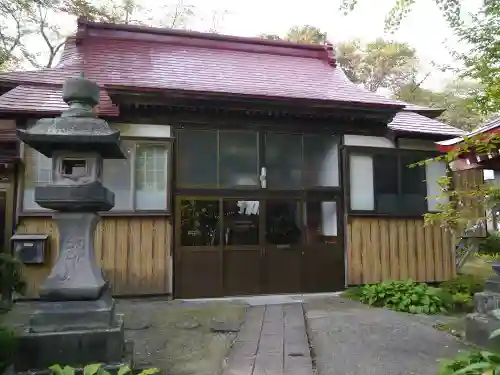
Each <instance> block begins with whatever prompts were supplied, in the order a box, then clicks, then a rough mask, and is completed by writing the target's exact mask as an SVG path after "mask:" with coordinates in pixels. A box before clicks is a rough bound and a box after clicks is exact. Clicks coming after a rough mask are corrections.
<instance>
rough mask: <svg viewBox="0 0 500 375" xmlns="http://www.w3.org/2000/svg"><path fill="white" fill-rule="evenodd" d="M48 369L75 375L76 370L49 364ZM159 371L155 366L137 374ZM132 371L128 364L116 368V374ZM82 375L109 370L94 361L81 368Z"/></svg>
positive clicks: (106, 374)
mask: <svg viewBox="0 0 500 375" xmlns="http://www.w3.org/2000/svg"><path fill="white" fill-rule="evenodd" d="M49 369H50V370H51V371H52V374H53V375H75V374H76V372H77V370H76V369H75V368H74V367H71V366H64V367H61V366H60V365H53V366H50V367H49ZM158 372H160V369H157V368H148V369H145V370H142V371H141V372H139V373H138V374H137V375H152V374H156V373H158ZM129 373H132V370H131V369H130V367H128V366H122V367H120V369H119V370H118V375H125V374H129ZM83 374H84V375H110V373H109V371H107V370H106V369H104V368H103V367H102V364H100V363H95V364H91V365H87V366H85V367H84V368H83Z"/></svg>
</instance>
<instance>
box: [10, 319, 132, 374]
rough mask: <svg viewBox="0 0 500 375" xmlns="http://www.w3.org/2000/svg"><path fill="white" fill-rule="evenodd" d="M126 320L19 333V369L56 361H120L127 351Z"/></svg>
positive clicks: (75, 364)
mask: <svg viewBox="0 0 500 375" xmlns="http://www.w3.org/2000/svg"><path fill="white" fill-rule="evenodd" d="M125 348H126V347H125V338H124V330H123V322H122V321H120V322H118V324H117V326H116V327H112V328H95V329H88V330H74V331H59V332H26V333H24V334H22V335H20V337H19V341H18V347H17V350H16V355H15V358H14V369H15V371H16V372H22V371H28V370H41V369H46V368H48V367H49V366H52V365H53V364H56V363H57V364H60V365H61V366H63V365H69V366H72V367H82V366H85V365H87V364H91V363H105V364H110V365H113V364H120V363H122V362H123V358H124V356H125V354H126V350H125Z"/></svg>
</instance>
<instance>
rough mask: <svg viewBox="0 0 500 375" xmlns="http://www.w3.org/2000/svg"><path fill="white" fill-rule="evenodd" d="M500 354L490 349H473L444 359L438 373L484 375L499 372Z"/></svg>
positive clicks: (446, 374)
mask: <svg viewBox="0 0 500 375" xmlns="http://www.w3.org/2000/svg"><path fill="white" fill-rule="evenodd" d="M498 371H500V356H499V355H497V354H494V353H490V352H488V351H472V352H467V353H464V354H461V355H460V356H458V357H456V358H454V359H449V360H443V361H441V363H440V366H439V370H438V373H437V375H483V374H498Z"/></svg>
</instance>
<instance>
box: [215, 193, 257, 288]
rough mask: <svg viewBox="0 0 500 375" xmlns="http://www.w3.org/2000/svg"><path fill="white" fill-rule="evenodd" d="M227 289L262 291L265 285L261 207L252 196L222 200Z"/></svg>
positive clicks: (225, 284)
mask: <svg viewBox="0 0 500 375" xmlns="http://www.w3.org/2000/svg"><path fill="white" fill-rule="evenodd" d="M222 213H223V216H222V228H223V233H222V243H223V249H224V291H225V293H226V295H231V296H237V295H251V294H260V293H261V290H262V289H261V285H262V272H261V269H262V266H261V264H262V260H261V254H262V251H261V250H262V246H261V240H260V239H261V232H262V230H261V229H262V225H261V221H262V218H261V207H260V201H258V200H254V199H252V198H241V199H236V198H231V199H228V198H224V199H223V203H222Z"/></svg>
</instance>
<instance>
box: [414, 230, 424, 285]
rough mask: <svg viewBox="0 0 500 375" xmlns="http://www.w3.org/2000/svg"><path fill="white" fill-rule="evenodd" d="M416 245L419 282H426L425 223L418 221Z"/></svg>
mask: <svg viewBox="0 0 500 375" xmlns="http://www.w3.org/2000/svg"><path fill="white" fill-rule="evenodd" d="M416 222H417V227H416V233H415V236H416V243H417V280H418V281H421V282H423V281H426V274H425V272H426V271H425V269H426V263H425V231H424V223H423V222H422V221H416Z"/></svg>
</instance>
